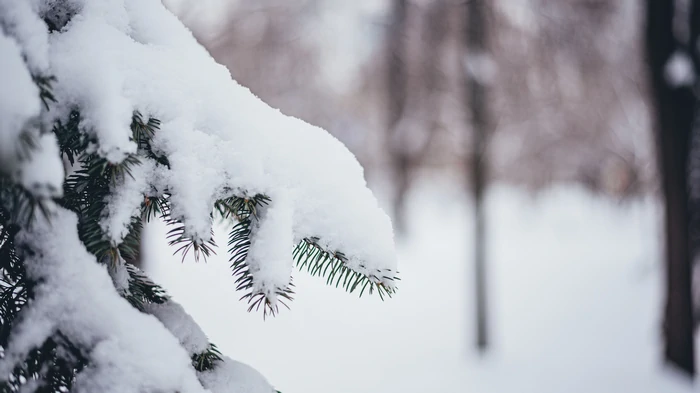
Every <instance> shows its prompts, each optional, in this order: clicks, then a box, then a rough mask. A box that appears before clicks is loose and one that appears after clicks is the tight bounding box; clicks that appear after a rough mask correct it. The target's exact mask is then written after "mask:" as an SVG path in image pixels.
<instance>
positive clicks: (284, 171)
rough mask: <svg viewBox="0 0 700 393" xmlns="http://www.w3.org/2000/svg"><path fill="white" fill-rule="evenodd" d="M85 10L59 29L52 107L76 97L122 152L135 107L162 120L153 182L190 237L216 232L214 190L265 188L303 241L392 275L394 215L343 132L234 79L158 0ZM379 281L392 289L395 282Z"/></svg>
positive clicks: (106, 146)
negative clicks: (163, 158) (294, 113)
mask: <svg viewBox="0 0 700 393" xmlns="http://www.w3.org/2000/svg"><path fill="white" fill-rule="evenodd" d="M77 8H78V9H80V11H79V12H78V14H77V15H75V16H74V17H73V18H72V20H71V21H70V22H69V24H68V25H67V26H66V27H65V28H64V29H63V30H62V31H61V32H60V33H54V34H52V35H51V43H50V46H51V49H50V52H51V65H52V70H53V72H54V73H55V75H56V77H57V78H58V83H57V86H56V95H57V98H58V101H59V103H60V105H61V106H62V107H61V108H60V110H58V111H57V113H56V115H57V116H66V115H67V113H68V110H69V109H70V108H71V107H72V106H73V105H75V104H78V105H79V106H80V108H81V114H82V115H83V117H84V122H83V125H84V126H86V127H87V129H89V130H90V131H89V132H90V133H91V134H92V135H93V136H94V137H95V138H96V139H97V144H96V151H97V152H98V153H99V154H101V155H102V156H104V157H106V158H107V159H109V160H112V161H114V162H117V161H119V160H121V159H123V158H124V156H125V155H126V154H129V153H133V152H134V151H135V149H136V145H135V143H134V142H133V141H131V140H130V135H131V131H130V129H129V122H130V119H131V113H132V112H133V111H134V110H138V111H140V112H141V113H142V114H144V116H146V117H148V116H151V117H155V118H158V119H160V120H161V122H162V123H161V128H160V130H159V131H157V132H156V135H155V137H154V140H153V141H152V144H153V148H154V150H156V151H157V153H158V154H165V155H167V157H168V160H169V162H170V164H171V165H170V166H171V167H170V169H169V170H166V169H164V168H159V171H160V172H159V173H158V175H157V176H156V178H150V179H148V183H150V184H151V185H153V186H155V187H157V188H158V189H159V190H161V192H162V191H164V190H165V189H167V190H168V192H169V193H170V194H171V195H172V197H171V201H172V204H173V206H172V214H173V215H174V216H175V217H176V218H180V219H182V220H183V222H184V224H185V229H186V232H187V233H188V234H189V235H190V236H192V237H193V238H195V239H199V240H206V239H208V238H209V237H210V227H211V219H210V213H211V211H212V208H213V204H214V202H215V200H216V199H218V198H221V197H228V196H232V194H235V195H239V196H242V195H243V194H244V193H246V194H247V195H253V194H256V193H265V194H267V195H271V196H280V197H281V198H285V199H286V200H287V201H288V203H289V206H290V207H289V209H290V211H291V217H292V225H291V229H292V235H291V236H292V238H293V240H294V241H295V242H296V241H299V240H301V239H302V238H305V237H312V236H316V237H320V238H321V239H320V241H319V245H321V246H322V247H324V248H326V249H328V250H329V251H342V252H343V253H344V254H345V255H346V256H347V257H348V265H349V267H351V268H352V269H354V270H356V271H359V272H361V273H366V274H375V275H377V276H379V277H383V276H387V277H392V276H394V274H395V271H396V257H395V251H394V243H393V232H392V229H391V223H390V221H389V219H388V217H387V215H386V214H385V213H384V212H383V211H382V210H381V209H380V208H379V206H378V203H377V201H376V199H375V198H374V196H373V195H372V193H371V192H370V191H369V189H368V188H367V186H366V182H365V180H364V176H363V170H362V168H361V167H360V165H359V163H358V162H357V160H356V159H355V157H354V156H353V155H352V153H350V152H349V151H348V150H347V148H346V147H345V146H343V145H342V144H341V143H340V142H339V141H338V140H336V139H335V138H333V137H332V136H331V135H330V134H328V133H327V132H326V131H324V130H322V129H320V128H318V127H314V126H312V125H309V124H307V123H305V122H303V121H301V120H299V119H296V118H292V117H289V116H286V115H284V114H282V113H281V112H280V111H279V110H276V109H273V108H271V107H269V106H268V105H267V104H265V103H264V102H262V101H261V100H260V99H258V98H257V97H255V96H254V95H253V94H252V93H251V92H250V91H249V90H248V89H246V88H244V87H242V86H240V85H238V84H237V83H236V82H235V81H233V80H232V79H231V76H230V74H229V72H228V71H227V70H226V68H224V67H223V66H221V65H219V64H217V63H216V62H215V61H214V60H213V59H212V58H211V56H210V55H209V54H208V53H207V52H206V51H205V50H204V49H203V48H202V47H201V46H200V45H199V44H198V43H197V42H196V40H195V39H194V38H193V36H192V34H191V33H190V32H189V31H188V30H187V29H186V28H185V27H184V26H183V25H182V24H181V23H180V22H179V21H178V20H177V19H176V18H175V16H174V15H172V14H171V13H170V12H169V11H167V10H166V9H165V8H164V6H163V5H162V4H161V2H160V1H157V0H110V1H107V0H91V1H83V2H82V5H81V6H80V7H77ZM144 176H145V175H144ZM113 202H114V203H117V204H118V203H121V202H120V201H119V200H115V201H113ZM124 203H130V202H126V201H125V202H124ZM273 203H274V200H273ZM110 209H111V210H110V211H130V210H131V205H130V206H129V207H125V208H121V207H112V208H110ZM113 218H114V220H112V221H111V223H110V224H109V226H110V228H117V230H110V232H111V233H112V235H115V234H116V235H119V236H121V235H120V234H121V231H120V230H118V228H121V227H123V226H125V225H126V224H127V222H126V219H127V217H126V215H121V214H119V215H115V216H114V217H113ZM119 220H124V221H122V222H121V223H119V222H117V221H119ZM119 236H116V237H117V238H118V237H119ZM288 237H289V235H287V236H285V239H286V238H288ZM283 243H284V245H283ZM275 247H280V249H279V250H277V251H272V250H268V251H267V252H269V253H273V254H274V255H281V253H282V251H283V250H282V248H281V247H285V250H284V251H286V252H289V253H291V251H289V250H288V248H287V247H288V244H287V242H286V241H285V242H278V243H276V244H275ZM280 266H282V264H281V265H280ZM284 266H285V269H286V266H287V265H284ZM378 271H381V274H377V272H378ZM381 281H382V283H383V284H384V285H386V286H387V287H393V281H392V280H389V279H384V278H382V279H381Z"/></svg>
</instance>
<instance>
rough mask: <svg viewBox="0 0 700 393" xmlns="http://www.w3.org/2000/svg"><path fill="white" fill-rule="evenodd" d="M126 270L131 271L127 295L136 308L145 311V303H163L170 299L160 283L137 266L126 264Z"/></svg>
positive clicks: (127, 298)
mask: <svg viewBox="0 0 700 393" xmlns="http://www.w3.org/2000/svg"><path fill="white" fill-rule="evenodd" d="M126 270H127V272H128V273H129V292H128V293H127V294H126V296H125V297H126V300H127V301H129V303H131V305H132V306H133V307H134V308H136V309H138V310H139V311H143V310H144V305H145V304H148V303H155V304H163V303H165V302H167V301H168V300H169V299H170V298H169V297H168V294H167V293H166V292H165V290H164V289H163V288H162V287H161V286H160V285H158V284H155V283H154V282H153V281H151V279H150V278H148V277H147V276H146V275H145V274H144V273H143V272H142V271H141V270H139V268H137V267H136V266H134V265H131V264H126Z"/></svg>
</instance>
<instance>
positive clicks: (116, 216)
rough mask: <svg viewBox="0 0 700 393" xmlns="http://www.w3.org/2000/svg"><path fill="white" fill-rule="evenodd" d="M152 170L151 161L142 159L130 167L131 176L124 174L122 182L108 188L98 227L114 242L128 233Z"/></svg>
mask: <svg viewBox="0 0 700 393" xmlns="http://www.w3.org/2000/svg"><path fill="white" fill-rule="evenodd" d="M154 171H155V165H154V163H153V161H151V160H146V159H142V160H141V165H136V166H134V167H133V168H132V169H131V176H129V175H127V176H125V177H124V179H123V182H121V183H120V184H119V185H118V186H116V187H112V189H111V190H110V191H111V193H110V195H109V197H108V200H107V209H106V213H105V215H104V217H102V220H101V221H100V227H102V230H103V231H104V233H105V235H106V236H107V238H108V239H109V240H111V241H112V242H113V243H114V244H119V243H121V242H122V240H123V239H124V237H125V236H126V235H127V234H128V233H129V223H130V222H131V217H134V216H138V215H139V212H140V208H141V203H143V200H144V195H147V194H148V193H149V191H150V185H149V184H148V183H147V180H148V179H150V178H152V177H154Z"/></svg>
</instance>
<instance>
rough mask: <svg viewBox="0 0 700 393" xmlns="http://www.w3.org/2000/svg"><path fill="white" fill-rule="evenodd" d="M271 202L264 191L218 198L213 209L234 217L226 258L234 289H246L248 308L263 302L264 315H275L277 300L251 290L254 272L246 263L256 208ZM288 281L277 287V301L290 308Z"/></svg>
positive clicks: (250, 308)
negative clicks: (250, 195)
mask: <svg viewBox="0 0 700 393" xmlns="http://www.w3.org/2000/svg"><path fill="white" fill-rule="evenodd" d="M269 203H270V198H269V197H268V196H266V195H261V194H258V195H255V196H253V197H250V198H247V197H245V198H240V197H230V198H226V199H221V200H219V201H217V202H216V204H215V205H214V209H215V210H216V211H217V212H218V213H219V214H220V215H221V216H222V217H224V218H232V219H235V220H236V221H237V224H236V225H234V226H233V228H232V229H231V232H229V238H228V247H229V250H228V251H229V254H230V255H231V257H230V258H229V262H231V269H232V270H233V277H234V279H235V282H236V290H238V291H245V292H246V293H245V294H244V295H243V296H242V297H241V299H246V300H247V301H248V304H249V307H248V311H252V310H253V309H255V310H259V309H260V307H261V306H262V308H263V317H265V316H267V314H268V313H270V314H272V315H274V314H276V313H277V312H278V310H279V308H278V306H277V304H274V303H272V302H271V301H270V299H268V298H267V296H265V294H262V293H254V292H253V291H252V289H253V276H252V275H251V273H250V267H249V266H248V263H246V259H247V257H248V251H249V250H250V235H251V230H252V229H251V226H252V225H253V220H257V219H258V218H259V217H258V211H259V209H261V208H264V207H265V206H267V205H268V204H269ZM291 287H292V285H291V284H290V286H289V287H287V288H277V291H276V295H277V297H278V299H277V301H278V302H279V303H280V304H282V305H283V306H285V307H287V308H289V306H288V305H287V303H286V301H287V300H292V295H293V294H294V291H292V289H291Z"/></svg>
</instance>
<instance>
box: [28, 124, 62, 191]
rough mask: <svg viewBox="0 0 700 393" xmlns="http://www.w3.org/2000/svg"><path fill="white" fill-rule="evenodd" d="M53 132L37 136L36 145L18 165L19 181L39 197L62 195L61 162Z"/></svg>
mask: <svg viewBox="0 0 700 393" xmlns="http://www.w3.org/2000/svg"><path fill="white" fill-rule="evenodd" d="M60 157H61V155H60V152H59V149H58V141H57V140H56V136H55V135H54V134H44V135H41V136H39V137H38V140H37V144H36V146H35V147H34V148H33V149H32V151H31V154H30V155H29V157H28V158H27V159H26V160H25V161H23V162H22V165H21V167H20V183H21V184H22V185H23V186H24V188H26V189H27V190H29V191H30V192H31V193H32V194H33V195H34V196H36V197H40V198H49V197H60V196H61V195H63V176H64V172H63V164H62V162H61V158H60Z"/></svg>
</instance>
